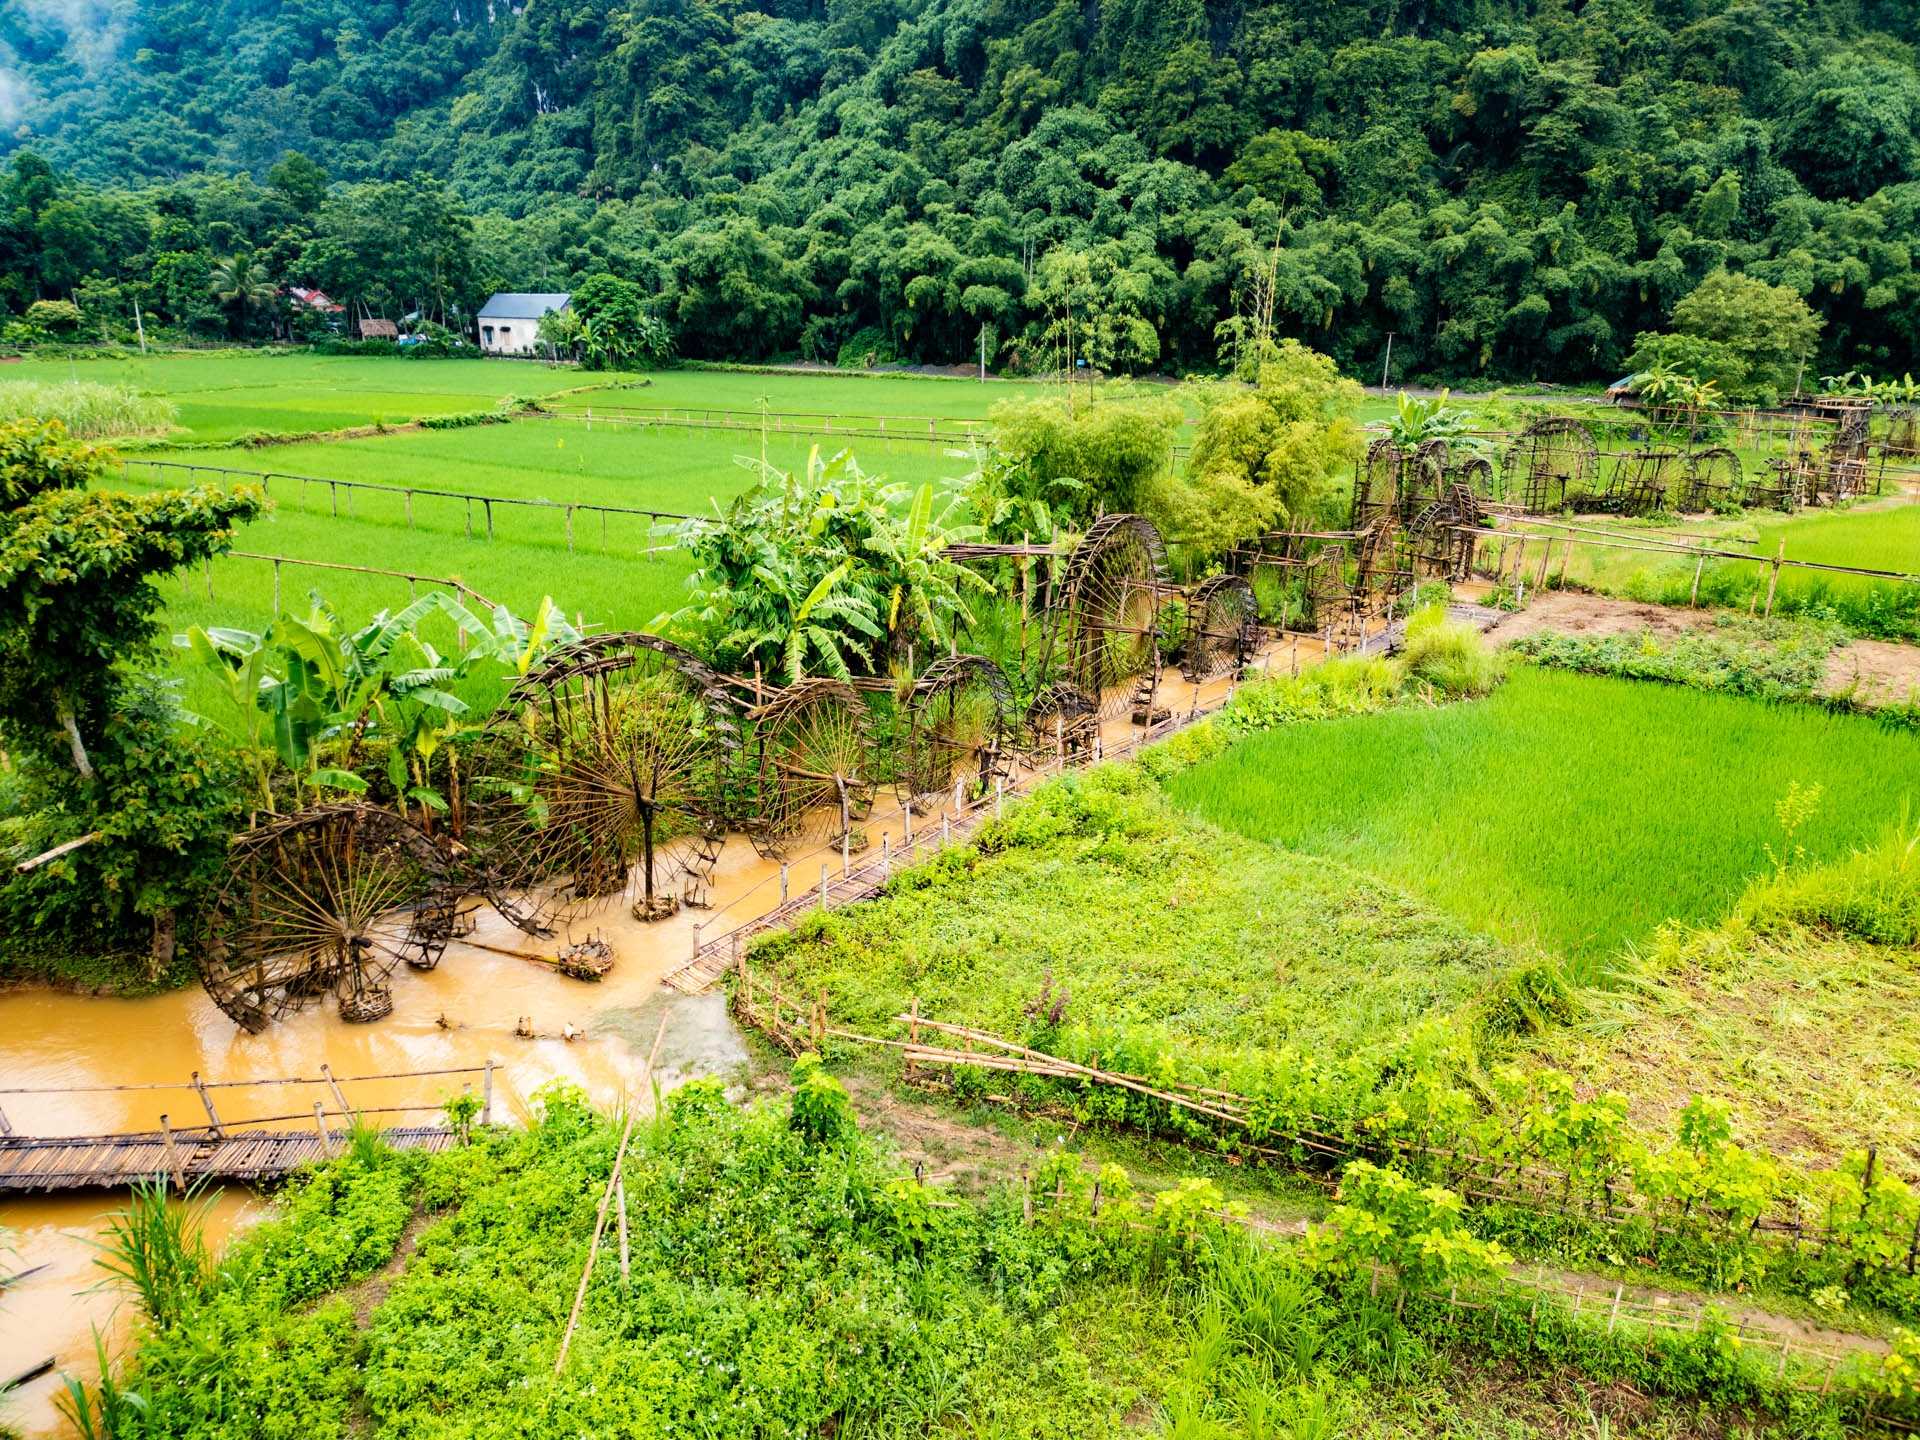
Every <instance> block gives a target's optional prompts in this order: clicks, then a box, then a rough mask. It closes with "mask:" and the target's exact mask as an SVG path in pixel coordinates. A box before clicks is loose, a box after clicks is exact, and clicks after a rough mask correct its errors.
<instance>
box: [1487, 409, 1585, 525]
mask: <svg viewBox="0 0 1920 1440" xmlns="http://www.w3.org/2000/svg"><path fill="white" fill-rule="evenodd" d="M1599 462H1600V449H1599V446H1598V445H1596V444H1595V443H1594V439H1593V432H1592V431H1591V430H1589V429H1588V428H1587V427H1586V425H1585V424H1583V423H1582V422H1581V421H1579V420H1576V419H1574V418H1572V417H1571V416H1567V415H1549V416H1545V417H1543V418H1542V419H1539V420H1535V421H1533V422H1532V423H1531V424H1530V425H1528V426H1527V428H1526V429H1525V430H1522V431H1521V432H1520V434H1519V435H1517V436H1516V437H1515V438H1514V442H1513V444H1512V446H1511V447H1509V448H1508V450H1507V459H1506V491H1507V498H1508V499H1510V500H1517V501H1518V502H1519V504H1520V507H1521V509H1523V510H1524V511H1526V512H1527V513H1528V514H1530V515H1544V514H1548V513H1550V512H1553V511H1556V510H1564V509H1566V508H1567V507H1568V506H1569V505H1571V504H1573V503H1574V502H1575V501H1577V500H1579V499H1580V498H1581V497H1583V496H1587V495H1591V494H1593V492H1594V487H1595V481H1596V478H1597V476H1598V473H1599Z"/></svg>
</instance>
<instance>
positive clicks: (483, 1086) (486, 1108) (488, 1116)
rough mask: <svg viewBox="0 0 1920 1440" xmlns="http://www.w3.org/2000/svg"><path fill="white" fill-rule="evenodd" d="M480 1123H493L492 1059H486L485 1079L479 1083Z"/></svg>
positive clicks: (490, 1057)
mask: <svg viewBox="0 0 1920 1440" xmlns="http://www.w3.org/2000/svg"><path fill="white" fill-rule="evenodd" d="M480 1123H481V1124H482V1125H491V1124H492V1123H493V1057H492V1056H488V1057H487V1070H486V1078H485V1079H483V1080H482V1081H481V1082H480Z"/></svg>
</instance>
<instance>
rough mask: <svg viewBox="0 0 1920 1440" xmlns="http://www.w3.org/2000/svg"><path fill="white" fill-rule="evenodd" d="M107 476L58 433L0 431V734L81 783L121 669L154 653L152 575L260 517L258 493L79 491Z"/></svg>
mask: <svg viewBox="0 0 1920 1440" xmlns="http://www.w3.org/2000/svg"><path fill="white" fill-rule="evenodd" d="M103 466H104V454H103V452H101V451H99V450H97V449H95V448H94V447H92V446H87V445H82V444H79V443H77V442H75V441H71V440H69V439H67V438H66V430H65V427H64V426H62V425H61V424H60V423H59V422H58V421H46V422H36V421H31V420H21V421H13V422H10V423H8V424H5V425H0V503H4V506H5V508H4V509H0V736H3V737H4V738H5V740H6V748H7V749H9V750H16V751H19V750H24V751H28V752H31V753H34V754H36V755H41V756H55V755H58V754H60V753H63V752H64V754H65V756H66V757H67V759H68V760H69V761H70V762H71V764H72V767H73V769H74V770H75V771H76V772H77V773H78V774H79V775H80V776H81V777H82V778H84V779H91V778H92V776H93V763H92V760H91V758H90V747H91V746H92V745H93V744H94V743H96V742H97V740H98V737H99V734H100V732H101V729H102V728H103V727H104V725H105V723H106V720H107V718H108V716H109V715H111V714H112V713H113V710H114V701H115V697H116V696H118V695H119V694H120V693H121V691H122V688H123V687H124V684H125V682H126V676H127V673H128V672H127V670H126V669H125V668H124V667H125V666H126V665H127V663H128V662H129V661H132V660H134V659H137V658H138V657H139V656H140V655H141V654H142V653H143V652H148V651H150V650H151V647H152V644H153V640H154V635H155V629H156V622H155V618H154V617H155V616H156V615H157V614H158V612H159V609H160V605H161V598H160V593H159V591H157V590H156V589H155V588H154V586H153V583H152V581H153V579H154V577H156V576H159V575H164V574H167V573H169V572H170V571H172V570H175V569H177V568H178V567H180V566H181V565H186V564H191V563H193V562H195V561H199V560H205V559H208V558H211V557H212V556H214V555H217V554H219V553H220V552H221V551H223V550H225V549H226V548H227V547H228V546H229V545H230V544H231V543H232V541H233V527H234V526H235V525H236V524H238V523H240V522H242V521H245V520H251V519H253V518H254V517H255V516H257V515H258V514H260V512H261V509H262V505H263V501H262V499H261V496H260V493H259V491H258V490H257V489H255V488H254V487H252V486H242V487H240V488H239V489H237V490H235V491H233V492H230V493H229V492H223V491H221V490H218V489H217V488H215V487H212V486H202V487H199V488H196V489H192V490H168V491H159V492H156V493H152V494H144V495H132V494H126V493H123V492H119V491H111V490H95V489H88V488H85V487H86V485H87V483H88V482H89V481H90V480H92V479H93V478H94V477H95V476H97V475H98V474H99V472H100V471H101V469H102V468H103Z"/></svg>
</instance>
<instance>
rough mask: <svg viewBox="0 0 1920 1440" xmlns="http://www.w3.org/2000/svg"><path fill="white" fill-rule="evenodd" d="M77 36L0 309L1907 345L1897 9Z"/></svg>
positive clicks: (20, 63)
mask: <svg viewBox="0 0 1920 1440" xmlns="http://www.w3.org/2000/svg"><path fill="white" fill-rule="evenodd" d="M71 8H72V7H52V6H33V7H24V8H22V9H18V10H15V11H10V12H8V13H7V14H6V15H5V16H0V59H6V60H8V62H9V63H10V65H11V66H12V69H11V71H10V74H11V75H12V77H13V79H14V80H15V81H16V84H15V85H14V86H13V87H12V92H11V93H14V94H24V95H26V96H27V99H26V101H25V103H24V106H23V108H21V112H20V114H19V116H18V117H17V120H18V122H19V123H18V124H17V125H15V126H14V127H13V128H12V129H11V131H10V134H9V135H8V137H7V139H6V140H5V141H0V144H4V145H7V146H9V147H14V148H17V149H19V150H21V152H22V153H21V155H20V157H19V158H18V160H17V162H16V166H15V172H14V176H13V178H12V181H11V183H10V188H9V191H8V193H7V195H6V196H5V197H4V206H0V210H3V211H4V214H3V215H0V297H3V298H4V299H5V301H6V303H7V305H8V306H9V307H10V308H11V310H12V311H13V312H14V313H16V314H18V313H20V312H21V311H22V310H23V309H24V307H25V306H26V305H28V304H31V303H32V302H33V301H34V300H36V299H69V300H77V301H78V303H79V305H80V307H81V309H82V310H83V311H84V310H89V309H91V308H96V307H97V308H100V309H102V310H113V309H114V306H115V305H116V304H118V303H119V300H120V299H121V298H123V297H119V296H115V295H114V294H113V293H112V290H111V287H114V286H121V287H127V288H128V289H131V290H135V291H138V292H139V294H141V295H142V296H145V297H148V298H149V299H150V302H151V303H152V304H153V305H154V306H155V307H156V308H157V309H158V310H159V311H160V312H161V313H162V314H163V315H164V316H166V317H167V318H168V319H170V320H178V321H180V322H181V323H183V324H188V325H192V326H198V327H202V328H206V327H210V326H211V327H215V328H218V327H219V325H220V324H221V323H222V322H224V323H225V325H226V326H227V327H228V328H233V327H237V326H239V325H240V324H241V323H242V321H243V319H244V311H245V308H246V304H247V302H246V301H245V300H244V298H241V299H231V300H221V299H218V298H215V297H214V292H213V290H212V277H213V273H214V270H215V267H216V266H218V265H219V264H220V263H221V262H222V261H230V260H233V259H235V258H239V259H242V260H250V261H252V262H253V263H255V264H257V265H259V266H260V267H261V269H262V270H263V271H264V273H265V274H266V275H268V276H269V277H271V278H272V279H273V280H276V281H282V280H289V279H291V280H304V281H307V282H317V283H319V284H320V285H322V287H323V288H326V289H328V291H329V293H332V294H335V296H336V298H341V299H348V300H361V299H364V300H365V301H367V303H369V304H371V305H372V306H374V307H375V308H376V309H385V310H386V311H387V312H388V313H394V311H395V310H397V309H398V308H400V307H403V306H404V307H407V308H411V307H413V306H415V305H419V304H424V305H428V306H439V307H442V308H451V307H452V306H453V305H455V304H456V303H465V304H470V303H471V302H472V301H474V300H475V299H477V298H479V297H480V295H481V294H482V293H483V292H484V291H485V290H486V289H488V288H491V287H493V286H499V285H506V286H511V287H512V288H518V289H533V288H541V289H563V288H570V286H571V285H572V284H574V283H576V282H578V281H579V280H581V279H583V278H585V277H587V276H590V275H593V274H596V273H599V272H603V271H604V272H610V273H611V274H613V275H616V276H619V277H621V278H623V279H625V280H628V281H630V282H632V283H634V284H636V285H638V286H639V287H640V288H641V290H642V291H643V292H644V294H645V295H646V297H647V299H648V304H649V308H650V310H651V312H652V313H654V314H656V315H657V316H658V317H659V318H660V319H661V320H662V321H663V322H664V324H665V325H666V327H667V328H668V329H669V330H670V331H671V332H672V334H673V336H674V339H675V343H676V344H677V346H678V348H679V349H680V350H681V352H682V353H685V354H688V355H693V356H710V357H727V358H741V359H752V358H763V357H768V356H774V355H783V354H800V355H804V356H807V357H810V358H818V359H829V360H831V359H837V358H843V357H844V358H846V359H848V360H850V361H853V360H865V359H867V358H868V357H874V358H879V359H888V358H895V357H897V358H901V359H907V360H914V361H926V362H948V363H951V362H956V361H961V360H964V359H967V358H969V357H971V356H973V355H975V354H976V353H977V352H978V349H979V347H980V345H981V344H982V343H983V342H984V343H985V344H986V345H987V347H988V349H989V351H990V352H991V353H992V355H993V357H994V358H995V359H996V360H998V361H1000V362H1001V363H1016V364H1025V365H1028V366H1032V367H1036V368H1049V367H1052V366H1054V365H1058V364H1062V363H1067V362H1068V360H1069V359H1071V360H1073V361H1078V360H1081V359H1085V360H1087V361H1088V362H1090V363H1092V364H1093V365H1096V366H1100V367H1103V368H1109V369H1118V370H1128V371H1139V370H1148V369H1181V368H1193V367H1205V366H1211V365H1212V364H1213V363H1214V362H1215V358H1216V346H1217V344H1218V342H1219V339H1220V336H1219V334H1218V333H1217V327H1218V326H1219V325H1220V324H1221V323H1222V321H1223V319H1229V318H1231V317H1232V316H1234V315H1235V314H1236V313H1238V312H1240V311H1242V310H1243V309H1244V307H1245V304H1246V301H1247V297H1248V295H1249V293H1250V292H1251V291H1254V290H1259V289H1261V288H1263V287H1262V282H1260V281H1259V280H1258V279H1257V277H1258V276H1260V275H1261V274H1263V273H1264V274H1267V275H1270V277H1271V278H1270V280H1268V281H1267V282H1265V284H1264V288H1265V290H1266V292H1267V295H1266V302H1267V303H1268V304H1269V305H1270V306H1271V307H1272V309H1273V312H1274V315H1275V322H1276V324H1277V326H1278V327H1279V329H1280V331H1281V333H1288V334H1294V335H1297V336H1299V337H1301V338H1302V339H1304V340H1305V341H1307V342H1308V343H1309V344H1311V345H1313V346H1314V347H1315V348H1317V349H1320V350H1323V351H1326V352H1328V353H1330V354H1332V355H1333V356H1334V358H1335V359H1336V360H1337V361H1338V362H1339V363H1340V364H1341V365H1342V367H1343V368H1345V369H1347V370H1349V371H1352V370H1354V369H1356V368H1364V369H1366V370H1368V371H1371V370H1372V369H1373V368H1374V367H1376V366H1378V364H1379V363H1380V356H1381V354H1382V352H1383V350H1384V348H1385V345H1386V342H1387V339H1388V337H1389V335H1390V334H1391V335H1392V336H1394V337H1395V338H1394V356H1395V360H1396V363H1397V364H1398V365H1399V366H1400V367H1401V369H1400V374H1401V376H1402V377H1408V376H1417V375H1423V374H1439V375H1455V376H1466V375H1479V374H1485V375H1490V376H1501V377H1522V378H1525V377H1536V376H1538V377H1555V378H1562V379H1572V378H1581V377H1595V376H1598V377H1604V378H1612V377H1613V376H1615V375H1618V374H1619V373H1621V372H1622V371H1623V370H1624V369H1625V368H1626V367H1627V365H1628V363H1629V357H1630V356H1631V354H1632V352H1633V350H1634V348H1635V345H1636V341H1637V337H1638V336H1639V335H1640V334H1641V332H1655V331H1659V330H1661V329H1662V328H1663V322H1664V321H1665V319H1666V317H1667V316H1668V315H1669V314H1670V313H1671V312H1672V311H1673V309H1674V307H1675V306H1676V305H1678V304H1679V303H1680V302H1681V301H1683V300H1684V299H1685V298H1686V297H1687V296H1688V295H1689V294H1691V293H1692V292H1693V291H1694V290H1695V289H1696V288H1697V287H1698V286H1699V285H1700V283H1701V281H1702V280H1704V279H1705V278H1706V277H1708V276H1710V275H1713V274H1715V273H1717V272H1720V271H1723V270H1724V271H1728V272H1733V273H1737V274H1742V275H1745V276H1749V277H1752V278H1754V279H1756V280H1758V281H1763V282H1766V283H1768V284H1770V285H1775V286H1779V287H1783V288H1785V289H1786V290H1788V291H1790V292H1791V293H1792V294H1793V295H1794V296H1796V297H1802V298H1804V299H1805V300H1806V301H1807V302H1809V304H1810V305H1811V306H1812V308H1813V311H1814V312H1815V313H1816V315H1817V316H1818V318H1819V319H1820V320H1821V321H1822V322H1823V324H1822V328H1821V330H1820V332H1819V337H1818V349H1817V351H1816V359H1815V363H1816V365H1817V367H1818V369H1816V370H1815V371H1814V373H1819V370H1822V369H1823V370H1826V371H1837V370H1841V369H1844V368H1847V367H1849V366H1864V367H1866V368H1869V369H1880V370H1883V371H1884V370H1885V369H1887V368H1889V366H1892V368H1894V369H1896V370H1898V369H1900V368H1903V361H1904V359H1905V357H1906V356H1908V355H1910V354H1911V353H1912V351H1913V350H1914V349H1915V348H1916V346H1917V345H1920V271H1917V270H1916V264H1915V254H1914V250H1913V247H1912V244H1911V241H1910V237H1911V235H1912V234H1913V233H1914V231H1915V229H1916V222H1920V139H1916V136H1920V71H1917V70H1916V64H1915V59H1914V51H1913V48H1912V45H1911V41H1910V38H1909V36H1908V34H1907V27H1908V26H1909V25H1910V21H1911V14H1910V10H1909V7H1908V6H1907V5H1906V4H1905V3H1904V0H1796V3H1793V4H1785V3H1775V0H1672V3H1667V0H1662V3H1658V4H1655V3H1650V0H1622V3H1614V4H1605V5H1587V6H1569V5H1564V4H1548V5H1532V4H1521V3H1519V0H1418V3H1409V0H1331V3H1327V4H1319V5H1311V6H1307V5H1297V4H1291V3H1283V0H1248V3H1245V4H1238V5H1224V4H1218V3H1208V0H1112V3H1108V4H1103V5H1099V6H1087V5H1083V4H1079V3H1076V0H752V3H748V0H637V3H632V0H620V3H615V0H569V3H567V4H564V5H563V4H560V3H557V0H529V3H527V4H526V5H524V6H511V7H510V6H507V5H505V4H495V3H490V0H464V3H449V0H379V3H374V4H365V3H353V0H305V3H302V4H300V5H298V6H296V5H292V4H289V3H286V0H229V3H227V4H225V5H223V6H222V7H221V23H219V24H217V25H209V24H207V23H205V12H204V9H203V7H200V6H197V5H194V4H192V3H190V0H136V3H133V4H132V5H131V6H130V7H128V9H127V11H126V13H125V14H124V16H123V17H122V19H121V20H120V21H118V22H116V25H115V27H112V28H111V31H110V33H109V34H107V35H106V36H105V38H102V36H100V35H94V34H91V33H89V34H86V35H82V34H78V33H76V32H75V31H74V30H73V29H72V28H70V27H71V26H77V25H78V24H79V23H80V22H79V21H78V20H74V19H72V18H71V17H69V19H67V20H62V19H61V18H60V16H61V15H63V14H66V13H67V11H68V10H69V9H71ZM88 13H89V14H91V13H92V12H91V11H89V12H88ZM28 152H32V154H33V155H36V156H37V155H44V156H46V157H47V158H48V159H49V160H51V161H52V162H53V163H54V164H55V165H57V166H58V167H59V172H58V173H56V172H55V171H54V170H52V169H50V168H49V167H48V165H46V164H44V163H42V162H41V161H39V160H38V159H37V158H29V155H28ZM306 156H311V157H313V159H312V160H311V161H310V160H307V159H305V158H304V157H306ZM315 162H317V164H316V163H315ZM321 167H324V174H323V173H322V169H321ZM422 175H430V176H433V177H437V178H436V179H433V180H421V179H418V178H415V177H418V176H422ZM328 176H330V177H331V178H332V183H331V184H328V183H326V177H328ZM456 197H457V198H456ZM225 293H227V294H243V293H244V292H243V291H241V290H240V289H239V288H238V287H236V288H235V289H232V290H229V291H227V292H225ZM120 308H121V309H124V305H121V306H120ZM1709 338H1711V337H1709ZM1708 358H1709V359H1713V360H1717V359H1718V358H1719V357H1715V356H1712V355H1709V356H1708Z"/></svg>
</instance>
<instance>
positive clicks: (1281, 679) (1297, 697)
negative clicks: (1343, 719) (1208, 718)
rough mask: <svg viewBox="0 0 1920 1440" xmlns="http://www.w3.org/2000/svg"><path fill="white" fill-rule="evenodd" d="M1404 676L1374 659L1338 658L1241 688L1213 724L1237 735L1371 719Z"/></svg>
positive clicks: (1393, 695) (1390, 700)
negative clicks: (1355, 717)
mask: <svg viewBox="0 0 1920 1440" xmlns="http://www.w3.org/2000/svg"><path fill="white" fill-rule="evenodd" d="M1403 673H1404V672H1403V671H1402V670H1401V668H1400V667H1399V666H1398V665H1397V664H1395V663H1394V662H1393V661H1391V660H1387V659H1383V658H1381V657H1379V656H1368V655H1343V656H1339V657H1337V658H1335V659H1332V660H1328V661H1325V662H1323V663H1322V664H1319V665H1315V666H1313V667H1311V668H1310V669H1307V670H1303V671H1301V672H1300V674H1298V675H1290V676H1273V677H1270V678H1265V679H1260V680H1254V681H1250V682H1248V683H1247V684H1245V685H1242V686H1241V687H1240V688H1239V689H1238V690H1237V691H1235V692H1234V697H1233V703H1232V704H1231V705H1229V706H1227V708H1226V709H1225V710H1223V711H1222V712H1221V713H1220V717H1219V720H1218V722H1217V723H1218V724H1219V725H1220V727H1221V728H1222V729H1223V730H1225V731H1226V732H1227V734H1228V735H1230V736H1240V735H1250V734H1254V733H1256V732H1258V731H1262V730H1271V729H1273V728H1275V727H1276V726H1280V725H1291V724H1294V723H1296V722H1299V721H1302V720H1329V719H1332V718H1334V717H1335V716H1340V715H1371V714H1373V713H1374V712H1376V711H1379V710H1384V709H1386V708H1387V707H1388V706H1389V705H1391V704H1392V703H1393V702H1394V701H1395V699H1396V698H1398V695H1399V692H1400V683H1401V680H1402V678H1403Z"/></svg>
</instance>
